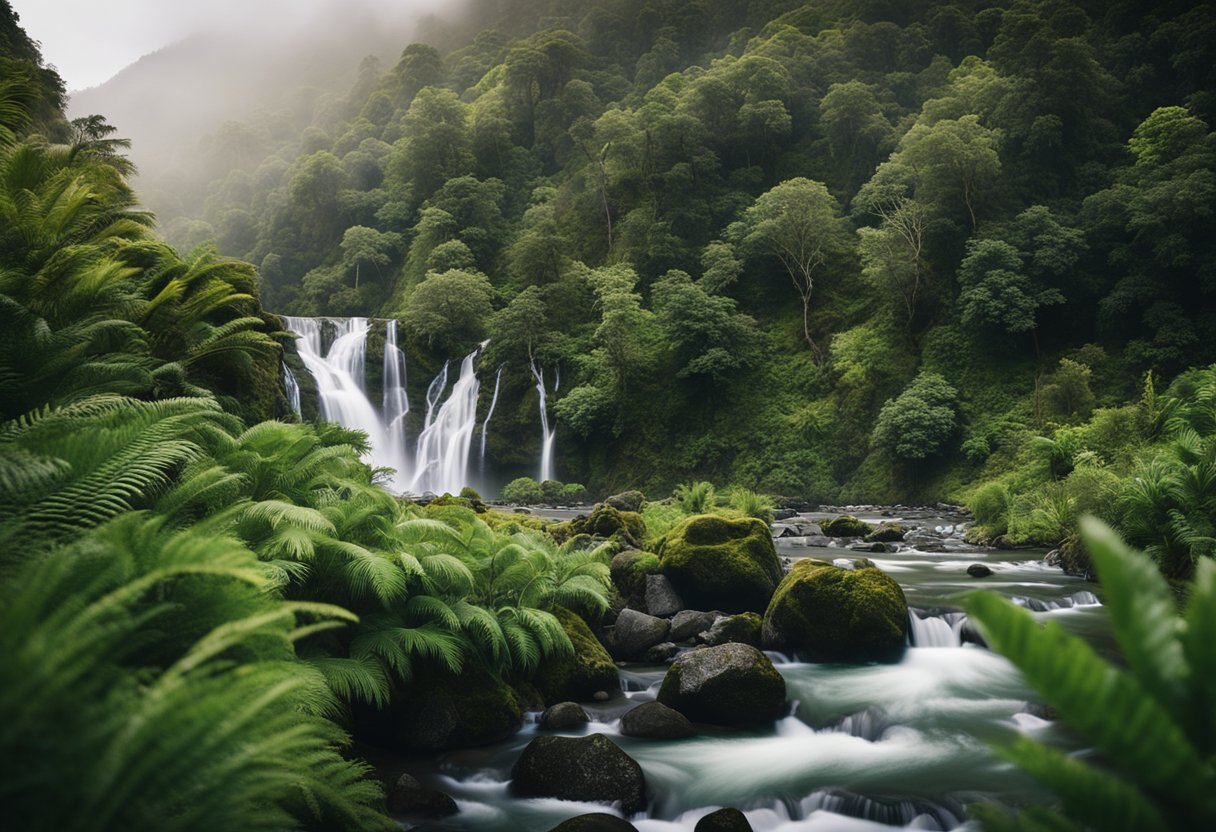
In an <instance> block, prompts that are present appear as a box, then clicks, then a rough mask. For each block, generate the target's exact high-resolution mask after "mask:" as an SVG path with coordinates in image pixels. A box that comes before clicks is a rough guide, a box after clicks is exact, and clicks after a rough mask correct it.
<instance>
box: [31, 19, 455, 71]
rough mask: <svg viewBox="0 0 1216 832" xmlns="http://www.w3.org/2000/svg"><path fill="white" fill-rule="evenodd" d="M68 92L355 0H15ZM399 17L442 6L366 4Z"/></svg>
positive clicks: (290, 23)
mask: <svg viewBox="0 0 1216 832" xmlns="http://www.w3.org/2000/svg"><path fill="white" fill-rule="evenodd" d="M10 2H11V3H12V5H13V8H14V9H15V10H16V12H17V14H18V15H19V16H20V18H21V25H22V26H23V27H24V28H25V31H26V32H28V33H29V36H30V37H31V38H33V39H34V40H36V41H39V42H40V43H41V44H42V55H43V57H44V58H45V59H46V61H47V63H51V64H54V65H55V67H56V68H57V69H58V70H59V74H60V75H62V76H63V80H64V83H65V84H66V85H67V88H68V89H69V90H79V89H84V88H86V87H92V86H96V85H97V84H100V83H101V82H103V81H105V80H107V79H108V78H110V77H111V76H113V75H114V74H115V73H116V72H118V71H119V70H120V69H122V68H123V67H125V66H127V65H128V64H130V63H133V62H134V61H136V60H138V59H139V58H140V56H142V55H146V54H148V53H149V52H155V51H156V50H157V49H159V48H161V47H162V46H166V45H168V44H170V43H172V42H173V41H175V40H180V39H181V38H183V37H185V36H186V35H189V34H191V33H193V32H196V31H200V30H206V29H217V28H218V29H227V28H231V27H237V28H239V29H242V30H248V29H249V28H250V27H272V30H278V31H280V32H281V31H282V30H289V29H291V28H294V26H295V25H298V24H300V23H302V22H304V21H305V20H307V19H308V18H310V17H311V16H313V15H315V14H317V13H318V12H319V11H321V10H324V9H327V8H335V7H336V8H341V7H343V6H350V5H351V0H10ZM364 2H365V3H368V4H376V5H379V6H380V7H381V8H383V9H392V10H393V12H394V13H400V12H402V11H403V10H404V9H403V7H412V8H413V9H417V10H427V9H430V10H433V9H437V8H442V7H443V6H444V5H445V3H444V2H443V0H364Z"/></svg>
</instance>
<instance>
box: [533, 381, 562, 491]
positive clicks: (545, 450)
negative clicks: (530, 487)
mask: <svg viewBox="0 0 1216 832" xmlns="http://www.w3.org/2000/svg"><path fill="white" fill-rule="evenodd" d="M531 367H532V376H533V378H535V379H536V392H537V393H539V394H540V430H541V443H540V477H539V479H538V481H539V482H544V481H545V480H551V479H553V440H554V439H556V438H557V430H556V429H553V430H550V429H549V413H548V411H547V410H546V407H545V371H544V370H541V369H539V368H537V366H536V362H532V364H531Z"/></svg>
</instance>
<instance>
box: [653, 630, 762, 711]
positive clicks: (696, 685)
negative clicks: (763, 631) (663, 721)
mask: <svg viewBox="0 0 1216 832" xmlns="http://www.w3.org/2000/svg"><path fill="white" fill-rule="evenodd" d="M658 701H659V702H661V703H663V704H664V705H667V706H668V707H671V708H675V709H676V710H677V711H679V712H680V713H682V714H684V716H686V717H688V718H689V719H690V720H692V721H693V722H706V723H710V724H712V725H725V726H749V725H763V724H765V723H768V722H772V721H774V720H776V719H779V718H781V717H782V716H784V715H785V713H786V702H785V680H784V679H782V678H781V674H780V673H778V672H777V669H776V668H775V667H773V663H772V662H771V661H769V658H768V656H766V655H764V654H763V653H761V652H760V651H759V650H757V649H756V648H755V647H752V646H750V645H747V644H734V643H732V644H723V645H721V646H720V647H706V648H703V649H701V650H693V651H692V652H689V653H685V654H684V655H682V656H680V657H679V658H678V659H676V660H675V662H674V663H673V664H672V665H671V668H670V669H668V671H667V675H666V676H664V677H663V684H662V686H661V687H660V688H659V696H658Z"/></svg>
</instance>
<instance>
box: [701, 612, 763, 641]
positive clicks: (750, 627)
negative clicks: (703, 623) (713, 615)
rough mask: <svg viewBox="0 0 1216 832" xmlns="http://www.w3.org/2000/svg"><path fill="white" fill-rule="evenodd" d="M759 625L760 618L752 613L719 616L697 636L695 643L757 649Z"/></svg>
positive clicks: (760, 622)
mask: <svg viewBox="0 0 1216 832" xmlns="http://www.w3.org/2000/svg"><path fill="white" fill-rule="evenodd" d="M761 624H762V621H761V619H760V616H758V615H756V614H755V613H754V612H745V613H740V614H739V615H723V616H719V617H718V619H717V620H716V621H714V623H713V626H711V627H710V628H709V629H708V630H706V631H705V632H703V633H701V634H700V635H698V636H697V641H698V642H699V643H701V644H707V645H709V646H710V647H717V646H718V645H719V644H729V643H731V642H736V643H738V644H750V645H751V646H752V647H759V646H760V626H761Z"/></svg>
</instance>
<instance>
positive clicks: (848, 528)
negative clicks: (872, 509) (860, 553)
mask: <svg viewBox="0 0 1216 832" xmlns="http://www.w3.org/2000/svg"><path fill="white" fill-rule="evenodd" d="M870 531H871V527H870V524H869V523H867V522H865V521H864V520H858V519H857V518H856V517H853V516H851V515H848V514H843V515H841V516H840V517H836V518H834V519H833V520H832V521H831V522H829V523H828V524H827V525H826V526H824V527H823V533H824V534H826V535H827V536H828V537H865V536H866V535H868V534H869V533H870Z"/></svg>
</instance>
